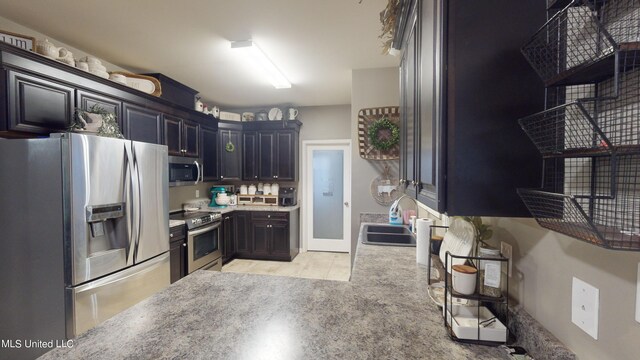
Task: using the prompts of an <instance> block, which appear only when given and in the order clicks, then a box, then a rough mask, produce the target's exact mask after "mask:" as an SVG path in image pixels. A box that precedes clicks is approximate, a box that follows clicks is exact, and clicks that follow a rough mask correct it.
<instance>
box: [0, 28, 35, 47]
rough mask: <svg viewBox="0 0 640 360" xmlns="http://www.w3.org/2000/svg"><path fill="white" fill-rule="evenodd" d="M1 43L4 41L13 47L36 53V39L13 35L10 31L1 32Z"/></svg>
mask: <svg viewBox="0 0 640 360" xmlns="http://www.w3.org/2000/svg"><path fill="white" fill-rule="evenodd" d="M0 41H4V42H6V43H9V44H11V45H13V46H17V47H19V48H21V49H25V50H29V51H34V46H35V44H36V38H34V37H31V36H26V35H21V34H16V33H12V32H9V31H4V30H0Z"/></svg>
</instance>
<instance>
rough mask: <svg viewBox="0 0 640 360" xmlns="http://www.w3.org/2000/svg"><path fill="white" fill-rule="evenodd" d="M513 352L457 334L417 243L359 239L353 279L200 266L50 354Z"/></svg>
mask: <svg viewBox="0 0 640 360" xmlns="http://www.w3.org/2000/svg"><path fill="white" fill-rule="evenodd" d="M61 357H63V358H65V359H86V358H90V359H114V358H116V359H119V358H135V359H158V358H161V359H165V358H206V359H258V358H260V359H338V358H341V359H416V358H420V359H509V357H508V355H506V353H504V352H503V350H501V349H499V348H495V347H486V346H478V345H466V344H460V343H456V342H453V341H451V340H450V339H449V337H448V335H447V332H446V330H445V328H444V326H443V320H442V316H441V310H440V309H439V308H438V307H437V306H436V305H435V304H434V303H432V302H431V300H429V297H428V295H427V271H426V268H425V267H423V266H421V265H417V264H416V260H415V248H407V247H392V246H375V245H365V244H362V243H361V242H360V241H358V250H357V253H356V261H355V265H354V270H353V273H352V277H351V281H350V282H339V281H330V280H313V279H300V278H292V277H280V276H266V275H253V274H234V273H221V272H212V271H203V270H198V271H196V272H195V273H193V274H191V275H189V276H187V277H185V278H183V279H181V280H180V281H178V282H176V283H174V284H172V285H171V286H170V287H168V288H167V289H165V290H163V291H161V292H159V293H157V294H156V295H154V296H152V297H150V298H148V299H147V300H144V301H143V302H141V303H139V304H137V305H135V306H133V307H132V308H130V309H128V310H125V311H124V312H122V313H120V314H118V315H116V316H115V317H113V318H111V319H109V320H107V321H106V322H104V323H103V324H101V325H99V326H97V327H96V328H94V329H91V330H89V331H88V332H86V333H85V334H83V335H81V336H80V337H78V338H77V339H76V340H75V341H74V346H73V348H66V349H63V348H60V349H55V350H53V351H51V352H49V353H47V354H45V355H44V356H43V357H42V358H43V359H57V358H61Z"/></svg>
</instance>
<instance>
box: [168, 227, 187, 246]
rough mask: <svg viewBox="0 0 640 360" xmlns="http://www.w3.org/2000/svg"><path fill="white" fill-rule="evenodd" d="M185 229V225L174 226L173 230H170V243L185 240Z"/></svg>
mask: <svg viewBox="0 0 640 360" xmlns="http://www.w3.org/2000/svg"><path fill="white" fill-rule="evenodd" d="M184 229H185V226H184V225H180V226H174V227H172V228H169V241H170V242H173V241H176V240H180V239H184V238H185V233H184Z"/></svg>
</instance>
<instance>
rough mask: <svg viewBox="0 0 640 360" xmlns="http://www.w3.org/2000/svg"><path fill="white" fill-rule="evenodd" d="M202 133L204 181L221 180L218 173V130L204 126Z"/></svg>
mask: <svg viewBox="0 0 640 360" xmlns="http://www.w3.org/2000/svg"><path fill="white" fill-rule="evenodd" d="M200 132H201V134H202V141H201V154H202V167H203V168H202V175H203V176H202V177H203V180H204V181H215V180H219V175H218V132H217V131H216V130H214V129H212V128H208V127H206V126H203V127H202V128H201V129H200Z"/></svg>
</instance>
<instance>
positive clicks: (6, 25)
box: [0, 16, 129, 71]
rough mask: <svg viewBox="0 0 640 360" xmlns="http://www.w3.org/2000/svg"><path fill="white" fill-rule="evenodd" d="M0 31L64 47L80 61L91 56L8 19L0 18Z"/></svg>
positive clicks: (115, 68) (110, 68)
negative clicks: (27, 36) (46, 40)
mask: <svg viewBox="0 0 640 360" xmlns="http://www.w3.org/2000/svg"><path fill="white" fill-rule="evenodd" d="M0 29H2V30H6V31H10V32H13V33H18V34H22V35H29V36H33V37H35V38H36V40H42V39H48V40H49V41H50V42H51V43H53V44H54V45H55V46H58V47H64V48H66V49H67V50H69V51H71V53H72V54H73V57H74V58H76V59H80V58H82V57H85V56H87V55H91V54H87V53H86V52H84V51H82V50H80V49H77V48H75V47H73V46H71V45H69V44H65V43H63V42H61V41H58V40H56V39H54V38H52V37H51V36H48V35H46V34H42V33H40V32H37V31H35V30H32V29H30V28H28V27H25V26H22V25H20V24H18V23H15V22H13V21H11V20H9V19H6V18H3V17H1V16H0ZM102 65H104V66H105V67H106V68H107V71H129V70H127V69H123V68H121V67H119V66H117V65H114V64H112V63H110V62H107V61H104V60H102Z"/></svg>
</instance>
